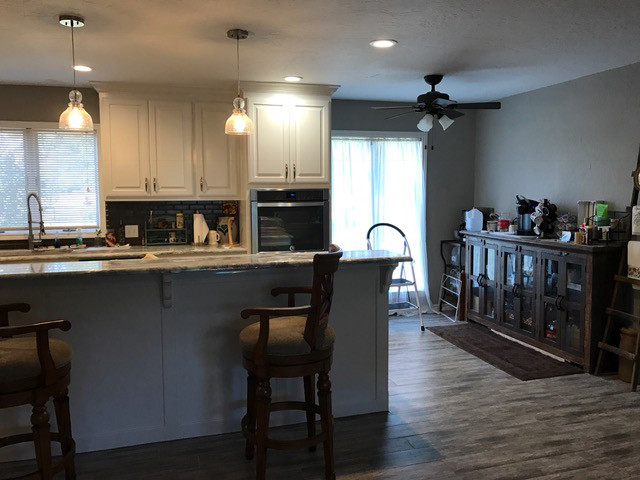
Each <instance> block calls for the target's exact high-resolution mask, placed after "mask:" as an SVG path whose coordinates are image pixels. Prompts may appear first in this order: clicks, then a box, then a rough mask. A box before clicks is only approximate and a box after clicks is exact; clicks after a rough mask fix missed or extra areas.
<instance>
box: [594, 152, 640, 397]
mask: <svg viewBox="0 0 640 480" xmlns="http://www.w3.org/2000/svg"><path fill="white" fill-rule="evenodd" d="M631 175H632V176H633V177H634V183H633V185H634V186H633V193H632V194H631V207H630V208H629V220H628V221H627V228H626V233H625V242H626V243H627V244H628V243H629V241H630V240H633V239H635V238H634V237H633V236H632V235H631V232H632V229H631V224H632V222H633V218H632V213H633V206H634V205H637V204H638V188H637V186H638V183H640V182H638V176H639V175H640V151H639V152H638V161H637V163H636V169H635V170H634V171H633V173H632V174H631ZM614 281H615V285H614V286H613V295H612V296H611V306H610V307H609V308H607V310H606V315H607V323H606V325H605V327H604V334H603V336H602V341H601V342H598V348H599V349H600V351H599V352H598V361H597V363H596V369H595V372H594V373H595V375H600V374H601V373H602V372H601V370H602V361H603V358H604V353H605V352H608V353H613V354H614V355H617V356H618V357H620V358H624V359H626V360H630V361H632V362H633V369H632V371H631V391H632V392H635V391H636V389H637V388H638V374H639V373H640V372H639V370H640V368H639V365H638V363H639V362H640V355H639V354H640V333H639V334H638V335H637V336H636V346H635V349H634V351H633V353H632V352H627V351H626V350H621V349H620V348H618V347H615V346H613V345H611V344H609V343H607V340H608V339H609V335H610V334H611V328H612V324H613V323H614V319H619V320H624V321H625V322H627V324H630V325H632V326H633V327H635V329H636V330H639V331H640V317H639V316H637V315H633V314H631V313H627V312H625V311H622V310H620V309H618V308H617V305H618V300H619V296H620V293H621V292H620V290H621V287H623V286H628V285H638V286H640V280H638V279H635V278H630V277H628V276H627V248H624V249H623V251H622V255H620V264H619V265H618V274H617V275H615V276H614Z"/></svg>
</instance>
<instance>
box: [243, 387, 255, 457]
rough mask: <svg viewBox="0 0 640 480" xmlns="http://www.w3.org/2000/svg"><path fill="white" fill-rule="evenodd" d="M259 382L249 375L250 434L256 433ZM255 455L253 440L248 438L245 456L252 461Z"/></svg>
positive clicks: (248, 418)
mask: <svg viewBox="0 0 640 480" xmlns="http://www.w3.org/2000/svg"><path fill="white" fill-rule="evenodd" d="M257 388H258V382H257V380H256V377H255V376H254V375H251V374H249V375H247V430H248V431H249V433H250V434H252V435H255V433H256V389H257ZM254 453H255V445H254V443H253V441H252V440H250V439H249V438H247V441H246V443H245V450H244V456H245V458H246V459H247V460H251V459H252V458H253V455H254Z"/></svg>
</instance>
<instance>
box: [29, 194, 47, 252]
mask: <svg viewBox="0 0 640 480" xmlns="http://www.w3.org/2000/svg"><path fill="white" fill-rule="evenodd" d="M31 197H33V198H35V199H36V201H37V202H38V210H39V212H40V233H39V234H38V240H37V243H38V244H40V243H42V235H44V234H45V231H44V221H43V220H42V203H40V197H38V195H37V194H36V193H30V194H29V195H27V213H28V220H29V250H32V251H33V250H34V249H35V243H36V241H34V239H33V219H32V218H31V203H30V202H29V200H31Z"/></svg>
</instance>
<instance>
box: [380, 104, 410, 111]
mask: <svg viewBox="0 0 640 480" xmlns="http://www.w3.org/2000/svg"><path fill="white" fill-rule="evenodd" d="M371 108H372V109H374V110H396V109H398V108H416V106H415V105H395V106H393V107H371Z"/></svg>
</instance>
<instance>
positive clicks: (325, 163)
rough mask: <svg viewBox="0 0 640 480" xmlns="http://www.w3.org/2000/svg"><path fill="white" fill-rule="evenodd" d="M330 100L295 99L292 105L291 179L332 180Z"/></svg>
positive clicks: (302, 180) (306, 180)
mask: <svg viewBox="0 0 640 480" xmlns="http://www.w3.org/2000/svg"><path fill="white" fill-rule="evenodd" d="M329 142H330V140H329V100H328V99H325V98H320V99H312V98H311V99H302V100H300V99H296V100H295V102H294V103H293V104H292V105H291V160H290V163H291V167H290V168H291V177H290V178H291V180H292V181H293V182H295V183H324V182H327V183H328V182H329V175H330V174H329V161H330V160H329Z"/></svg>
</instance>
